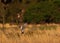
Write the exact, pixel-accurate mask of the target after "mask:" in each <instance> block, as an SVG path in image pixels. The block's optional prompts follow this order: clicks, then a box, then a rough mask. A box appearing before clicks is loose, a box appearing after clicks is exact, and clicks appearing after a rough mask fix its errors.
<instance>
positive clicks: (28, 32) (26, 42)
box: [0, 24, 60, 43]
mask: <svg viewBox="0 0 60 43" xmlns="http://www.w3.org/2000/svg"><path fill="white" fill-rule="evenodd" d="M0 43H60V24H37V25H32V24H28V25H27V26H26V27H25V30H24V34H21V31H20V29H19V28H18V26H17V25H9V24H6V25H5V29H3V28H2V24H0Z"/></svg>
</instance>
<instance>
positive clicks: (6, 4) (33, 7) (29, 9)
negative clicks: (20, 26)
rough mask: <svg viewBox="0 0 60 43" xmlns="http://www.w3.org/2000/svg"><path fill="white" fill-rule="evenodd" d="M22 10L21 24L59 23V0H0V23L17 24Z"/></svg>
mask: <svg viewBox="0 0 60 43" xmlns="http://www.w3.org/2000/svg"><path fill="white" fill-rule="evenodd" d="M22 9H25V13H24V15H23V22H27V23H60V1H59V0H0V23H10V22H14V23H17V22H18V20H19V19H18V18H17V14H18V13H19V14H21V11H22Z"/></svg>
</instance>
